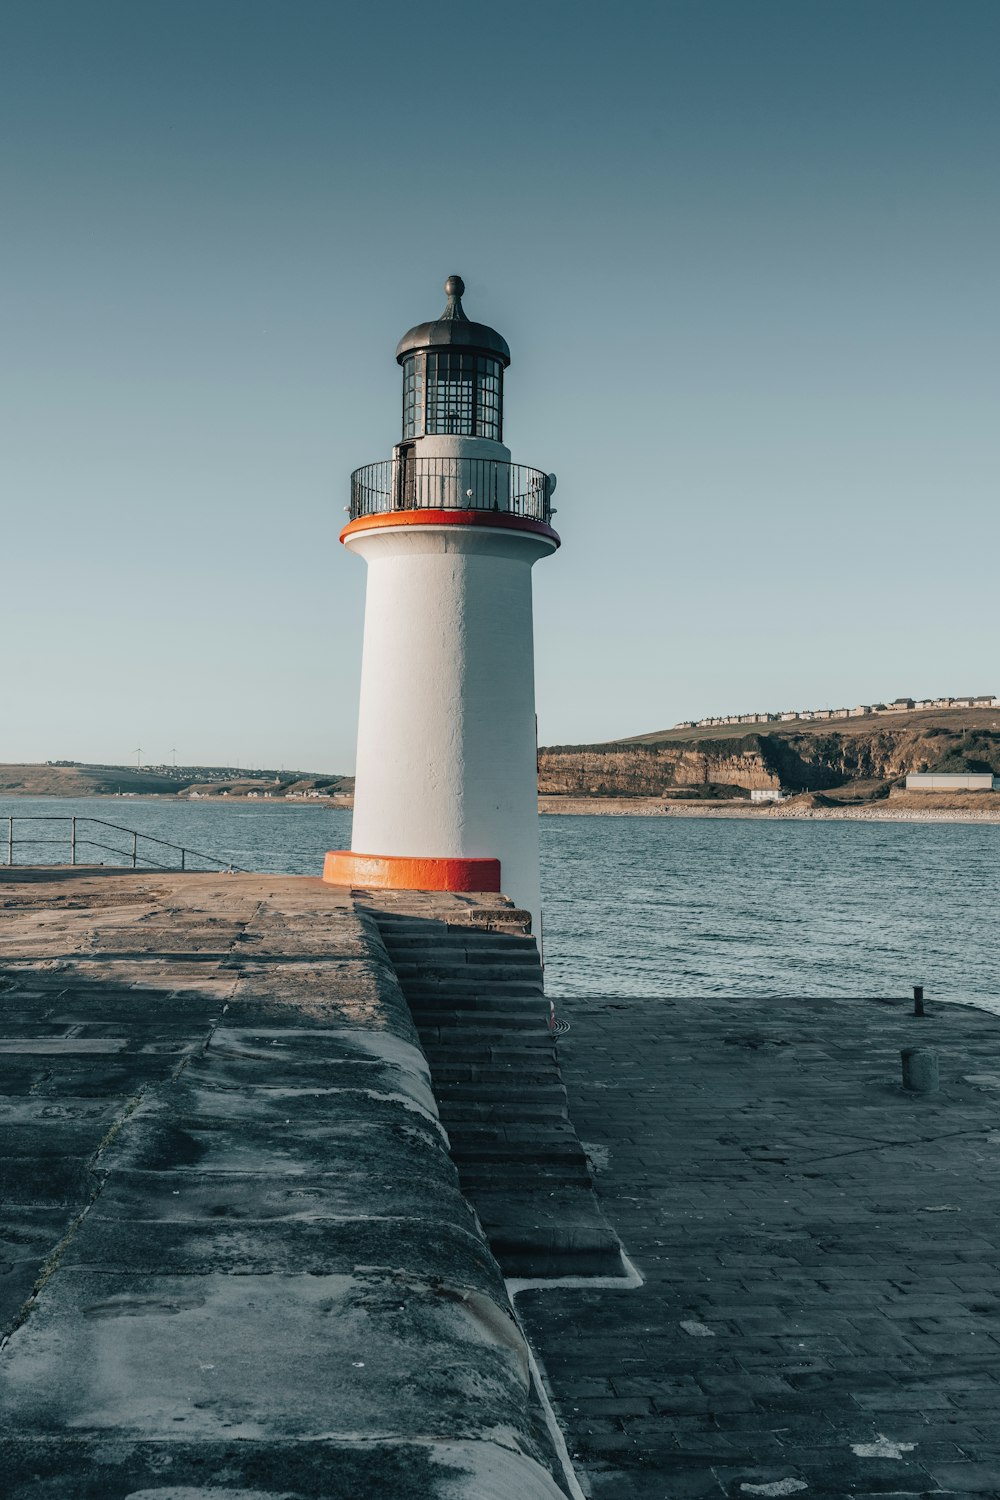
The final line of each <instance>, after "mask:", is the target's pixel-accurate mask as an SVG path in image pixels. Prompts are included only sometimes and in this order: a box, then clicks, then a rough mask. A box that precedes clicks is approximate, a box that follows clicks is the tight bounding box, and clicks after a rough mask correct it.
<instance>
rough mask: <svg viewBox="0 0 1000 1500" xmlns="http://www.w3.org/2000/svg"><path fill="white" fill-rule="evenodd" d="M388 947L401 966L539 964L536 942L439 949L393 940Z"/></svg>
mask: <svg viewBox="0 0 1000 1500" xmlns="http://www.w3.org/2000/svg"><path fill="white" fill-rule="evenodd" d="M385 946H386V949H387V951H388V952H389V954H390V956H391V957H392V958H393V960H396V959H398V960H399V961H400V963H410V962H417V961H419V962H420V963H432V964H450V963H468V964H489V963H505V964H518V965H520V964H538V963H539V959H538V950H537V948H536V947H535V945H534V943H528V944H527V945H525V946H524V947H520V946H517V945H515V944H512V943H510V942H509V941H507V940H505V941H503V942H501V943H475V944H469V943H442V944H441V945H440V946H439V947H437V948H429V947H428V946H427V944H426V943H423V942H418V943H410V942H407V941H405V940H402V939H400V940H397V941H393V939H391V938H390V939H389V941H388V942H387V943H386V945H385Z"/></svg>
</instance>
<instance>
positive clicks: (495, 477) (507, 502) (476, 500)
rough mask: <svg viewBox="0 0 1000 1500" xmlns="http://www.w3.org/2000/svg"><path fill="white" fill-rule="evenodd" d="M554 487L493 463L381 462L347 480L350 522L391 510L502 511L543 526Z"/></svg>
mask: <svg viewBox="0 0 1000 1500" xmlns="http://www.w3.org/2000/svg"><path fill="white" fill-rule="evenodd" d="M554 487H555V482H554V480H553V479H552V476H551V475H549V474H543V473H542V471H541V469H531V468H529V467H528V465H527V464H506V463H501V462H500V461H499V460H498V459H495V458H409V457H402V458H384V459H381V460H380V461H379V462H378V463H374V464H365V466H364V467H363V468H361V469H355V471H354V473H353V474H352V475H351V505H350V512H351V520H352V521H356V520H357V519H358V517H359V516H374V515H381V514H383V513H384V512H385V511H391V510H425V509H427V510H489V511H506V512H507V513H508V514H510V515H514V516H522V517H525V518H526V519H528V520H531V521H548V519H549V517H550V516H551V514H552V490H553V488H554Z"/></svg>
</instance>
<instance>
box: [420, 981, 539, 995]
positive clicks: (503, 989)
mask: <svg viewBox="0 0 1000 1500" xmlns="http://www.w3.org/2000/svg"><path fill="white" fill-rule="evenodd" d="M402 989H403V993H404V995H406V997H407V999H411V998H412V999H414V1000H422V999H423V998H424V996H425V995H430V996H431V997H433V998H436V999H441V1000H447V999H451V998H455V999H461V998H462V997H463V996H465V995H482V996H484V997H485V996H498V997H501V998H503V997H506V996H509V997H510V998H511V999H515V1000H529V999H531V997H532V996H534V997H535V998H536V999H539V1000H541V999H543V998H544V993H545V992H544V990H543V989H542V986H541V984H540V983H539V984H531V983H530V982H529V981H524V980H517V981H513V980H500V979H494V980H492V981H491V980H484V979H479V978H470V979H469V980H466V981H464V982H463V981H462V980H459V979H443V980H442V981H441V982H440V984H431V983H428V981H427V980H425V979H421V980H408V981H407V982H406V983H405V984H403V986H402Z"/></svg>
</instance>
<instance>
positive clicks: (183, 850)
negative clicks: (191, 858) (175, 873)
mask: <svg viewBox="0 0 1000 1500" xmlns="http://www.w3.org/2000/svg"><path fill="white" fill-rule="evenodd" d="M186 854H187V850H186V849H182V850H181V869H182V870H183V868H184V856H185V855H186Z"/></svg>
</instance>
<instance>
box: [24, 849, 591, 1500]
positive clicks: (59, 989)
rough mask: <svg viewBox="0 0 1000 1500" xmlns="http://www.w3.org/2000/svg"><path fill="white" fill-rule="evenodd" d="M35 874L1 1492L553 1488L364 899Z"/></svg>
mask: <svg viewBox="0 0 1000 1500" xmlns="http://www.w3.org/2000/svg"><path fill="white" fill-rule="evenodd" d="M25 875H26V872H21V871H13V872H10V875H5V877H4V878H3V879H2V880H0V960H2V970H0V1009H2V1014H3V1028H2V1034H0V1148H2V1150H0V1159H2V1161H3V1164H4V1169H3V1178H2V1182H0V1188H2V1193H3V1199H4V1214H3V1220H2V1226H3V1227H2V1230H0V1247H2V1250H3V1255H2V1267H0V1270H2V1274H0V1316H2V1318H3V1323H4V1326H5V1328H6V1330H7V1338H6V1342H5V1346H4V1348H3V1352H2V1355H0V1382H2V1387H0V1389H2V1406H0V1424H2V1425H0V1472H2V1474H3V1490H4V1494H5V1496H10V1497H11V1500H55V1497H59V1500H74V1497H83V1496H86V1497H92V1496H93V1497H97V1496H101V1497H110V1500H118V1497H121V1500H125V1497H130V1500H152V1497H153V1496H156V1497H158V1500H196V1497H198V1496H205V1497H208V1496H211V1497H213V1500H226V1497H228V1500H276V1497H277V1496H279V1495H280V1496H281V1497H284V1500H287V1497H293V1496H302V1497H306V1496H309V1497H320V1496H322V1497H340V1496H344V1497H346V1496H351V1497H352V1500H353V1497H357V1496H359V1495H373V1496H374V1495H378V1496H380V1497H382V1496H384V1497H387V1500H395V1497H399V1500H404V1497H409V1496H414V1497H417V1496H419V1497H421V1500H426V1497H433V1496H439V1495H440V1496H456V1497H457V1496H462V1495H467V1496H472V1495H475V1496H476V1497H477V1500H482V1497H485V1496H488V1495H495V1496H496V1497H498V1500H501V1497H504V1496H508V1495H513V1494H515V1493H516V1494H517V1495H518V1496H519V1497H525V1500H528V1497H531V1500H535V1497H537V1500H552V1497H556V1496H558V1495H560V1494H562V1493H563V1491H562V1489H561V1488H560V1486H559V1484H557V1482H556V1480H555V1479H554V1477H553V1473H554V1472H558V1466H557V1465H555V1464H554V1460H553V1455H552V1453H551V1450H550V1446H549V1442H548V1437H547V1433H546V1431H545V1428H544V1423H543V1422H542V1421H541V1420H540V1418H539V1412H538V1409H537V1403H536V1400H535V1397H534V1395H533V1391H532V1387H531V1383H530V1380H529V1369H528V1355H527V1350H526V1348H525V1346H524V1343H523V1340H522V1338H521V1335H520V1333H519V1331H518V1328H517V1325H516V1323H515V1322H514V1320H513V1318H512V1316H511V1311H510V1306H509V1302H508V1300H507V1296H506V1292H505V1289H504V1286H503V1282H502V1279H501V1276H500V1273H499V1270H498V1268H497V1265H496V1263H495V1261H494V1260H493V1257H492V1256H491V1254H490V1252H489V1249H488V1247H487V1245H486V1243H485V1241H484V1239H483V1237H482V1233H481V1231H480V1228H479V1225H478V1223H477V1221H476V1219H475V1216H474V1215H473V1214H472V1212H471V1210H470V1209H469V1207H468V1205H467V1204H466V1202H465V1200H464V1199H463V1198H462V1196H461V1193H460V1191H459V1186H458V1181H457V1177H456V1174H455V1169H454V1167H453V1165H452V1163H451V1161H450V1159H449V1156H448V1153H447V1139H446V1136H445V1133H444V1131H443V1129H442V1126H441V1124H440V1121H439V1119H438V1115H437V1107H436V1104H435V1101H434V1096H433V1094H432V1092H431V1089H430V1081H429V1074H428V1069H427V1064H426V1062H425V1059H424V1056H423V1053H422V1051H421V1049H420V1045H419V1041H418V1038H417V1034H416V1031H415V1029H414V1026H413V1022H412V1020H411V1018H410V1015H409V1012H408V1010H407V1007H406V1005H405V1002H404V1000H403V998H402V995H401V993H400V990H399V987H398V985H397V984H396V982H395V979H394V976H393V975H392V972H391V968H390V967H389V965H388V964H387V961H386V958H385V953H384V950H383V949H382V948H381V945H380V944H379V943H378V942H377V940H374V939H373V937H372V935H371V933H370V932H369V930H368V927H367V926H366V923H365V921H364V920H363V919H361V918H360V917H359V916H358V915H357V914H356V913H355V911H354V910H353V907H352V904H351V901H350V898H349V896H348V895H347V894H346V893H338V892H336V891H335V890H333V889H331V888H330V887H327V886H324V885H323V884H322V883H321V882H320V881H318V880H316V881H312V880H305V879H292V878H282V877H263V876H233V877H219V876H214V875H213V876H200V875H188V876H173V875H149V874H134V875H132V874H122V873H121V872H110V871H106V872H100V871H89V872H88V871H85V870H75V871H68V870H63V871H53V872H49V873H45V872H32V875H31V877H30V878H25Z"/></svg>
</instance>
